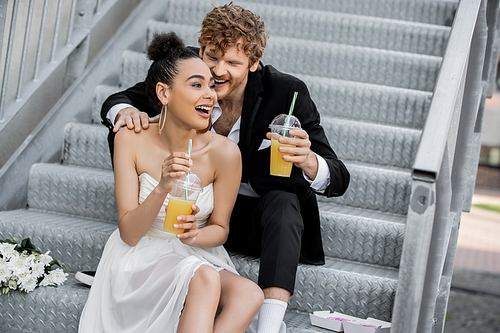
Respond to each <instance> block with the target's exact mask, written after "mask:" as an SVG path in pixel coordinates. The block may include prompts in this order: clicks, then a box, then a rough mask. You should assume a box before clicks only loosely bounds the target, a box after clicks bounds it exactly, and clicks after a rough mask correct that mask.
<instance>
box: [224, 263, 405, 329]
mask: <svg viewBox="0 0 500 333" xmlns="http://www.w3.org/2000/svg"><path fill="white" fill-rule="evenodd" d="M231 258H232V260H233V262H234V264H235V266H236V269H237V270H238V272H239V273H240V274H241V275H242V276H245V277H247V278H249V279H251V280H253V281H257V278H258V271H259V259H257V258H253V257H249V256H243V255H239V254H234V253H233V254H232V255H231ZM326 260H327V263H326V264H325V265H324V266H311V265H299V268H298V270H297V278H296V282H295V291H294V294H293V295H292V297H291V298H290V300H289V302H288V304H289V305H288V307H289V309H290V310H298V311H301V312H307V313H310V312H312V311H318V310H330V311H339V312H342V313H345V314H348V315H352V316H356V317H360V318H366V317H374V318H378V319H381V320H386V321H390V318H391V316H392V307H393V305H394V297H395V292H396V284H397V270H391V269H384V268H381V267H376V266H370V265H361V264H356V263H352V262H345V261H339V260H334V259H331V258H326Z"/></svg>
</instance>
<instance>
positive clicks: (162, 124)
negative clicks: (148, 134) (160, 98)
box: [158, 104, 167, 135]
mask: <svg viewBox="0 0 500 333" xmlns="http://www.w3.org/2000/svg"><path fill="white" fill-rule="evenodd" d="M166 120H167V104H163V106H162V107H161V112H160V122H159V124H158V125H159V127H158V135H161V132H162V131H163V127H165V121H166Z"/></svg>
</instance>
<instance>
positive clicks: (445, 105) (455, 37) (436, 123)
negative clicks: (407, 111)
mask: <svg viewBox="0 0 500 333" xmlns="http://www.w3.org/2000/svg"><path fill="white" fill-rule="evenodd" d="M480 4H481V1H480V0H474V1H460V3H459V6H458V9H457V13H456V15H455V20H454V23H453V26H452V28H451V32H450V37H449V39H448V45H447V47H446V50H445V53H444V56H443V61H442V64H441V69H440V71H439V75H438V78H437V82H436V86H435V89H434V93H433V97H432V101H431V104H430V107H429V114H428V116H427V120H426V123H425V126H424V129H423V131H422V136H421V139H420V144H419V147H418V149H417V153H416V156H415V160H414V163H413V167H412V177H413V179H414V180H421V181H424V182H435V181H436V179H437V178H438V176H439V170H440V168H441V163H442V159H443V156H444V149H445V147H446V145H447V141H448V136H449V130H450V127H451V125H452V120H453V114H454V112H455V111H456V110H457V108H458V109H460V105H457V103H460V100H459V99H458V97H459V96H460V95H461V94H460V91H461V90H462V89H463V86H462V84H463V78H464V77H465V75H466V70H467V61H468V56H469V53H468V51H469V50H470V45H471V42H472V35H473V33H474V28H475V25H476V19H477V15H478V12H479V7H480Z"/></svg>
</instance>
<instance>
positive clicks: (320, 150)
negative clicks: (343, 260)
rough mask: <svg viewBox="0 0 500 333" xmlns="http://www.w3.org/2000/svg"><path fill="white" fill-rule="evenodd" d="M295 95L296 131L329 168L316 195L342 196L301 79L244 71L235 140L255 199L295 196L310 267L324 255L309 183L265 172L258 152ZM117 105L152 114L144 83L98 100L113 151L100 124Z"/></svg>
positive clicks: (265, 158)
mask: <svg viewBox="0 0 500 333" xmlns="http://www.w3.org/2000/svg"><path fill="white" fill-rule="evenodd" d="M295 91H297V92H298V97H297V100H296V103H295V107H294V111H293V114H294V115H295V116H296V117H297V118H298V119H299V120H300V123H301V125H302V128H303V129H304V130H306V132H307V133H308V134H309V140H310V141H311V150H312V151H313V152H315V153H316V154H318V155H320V156H321V157H323V158H324V159H325V161H326V163H327V164H328V168H329V170H330V184H329V186H328V187H327V188H326V190H325V192H324V193H322V195H326V196H328V197H331V196H340V195H342V194H344V192H345V191H346V190H347V187H348V185H349V172H348V170H347V168H346V167H345V165H344V163H342V161H340V160H339V159H338V158H337V156H336V154H335V152H334V151H333V149H332V148H331V147H330V145H329V143H328V139H327V138H326V135H325V133H324V130H323V128H322V127H321V126H320V115H319V113H318V111H317V109H316V105H315V104H314V102H313V101H312V100H311V98H310V96H309V91H308V89H307V87H306V85H305V84H304V82H302V81H301V80H299V79H298V78H296V77H293V76H291V75H288V74H284V73H281V72H279V71H278V70H276V69H275V68H274V67H272V66H264V67H263V68H262V69H261V70H259V71H256V72H249V75H248V82H247V86H246V88H245V97H244V102H243V109H242V114H241V127H240V140H239V143H238V146H239V148H240V150H241V156H242V162H243V172H242V180H241V181H242V182H245V183H246V182H250V184H251V186H252V188H253V189H254V190H255V191H256V192H257V193H258V194H260V195H262V194H264V193H266V192H268V191H270V190H283V191H288V192H292V193H295V194H296V195H297V196H298V198H299V201H300V208H301V215H302V218H303V221H304V233H303V236H302V247H301V259H302V261H304V262H306V263H310V264H323V263H324V253H323V247H322V241H321V232H320V218H319V210H318V204H317V201H316V196H315V193H314V192H313V190H312V189H311V187H310V186H309V183H308V182H307V181H306V180H305V179H304V176H303V174H302V170H301V169H299V168H297V167H295V166H294V167H293V168H292V173H291V176H290V178H284V177H275V176H271V175H270V174H269V160H270V148H269V147H268V148H265V149H261V150H259V147H260V146H261V143H262V141H263V140H264V139H267V138H266V133H267V132H269V124H270V123H271V121H272V120H273V118H274V117H275V116H277V115H279V114H288V111H289V108H290V104H291V101H292V99H293V95H294V92H295ZM118 103H128V104H131V105H133V106H135V107H137V108H138V109H139V110H141V111H144V112H147V113H148V114H149V115H150V116H154V115H157V114H158V111H157V110H154V109H152V108H151V106H150V105H149V103H148V99H147V96H146V89H145V85H144V82H141V83H138V84H136V85H135V86H133V87H131V88H129V89H127V90H125V91H123V92H119V93H116V94H114V95H111V96H110V97H108V99H107V100H106V101H105V102H104V104H103V107H102V110H101V116H102V118H103V124H105V125H106V126H108V128H110V135H109V136H108V141H109V144H110V150H111V152H112V151H113V139H114V133H112V131H111V130H112V126H111V124H109V122H108V121H107V120H106V118H105V117H106V114H107V112H108V111H109V109H110V108H111V107H112V106H113V105H115V104H118Z"/></svg>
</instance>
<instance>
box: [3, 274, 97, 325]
mask: <svg viewBox="0 0 500 333" xmlns="http://www.w3.org/2000/svg"><path fill="white" fill-rule="evenodd" d="M88 291H89V288H88V287H87V286H84V285H82V284H81V283H79V282H78V281H76V280H75V278H74V275H70V276H69V277H68V280H67V281H66V282H65V283H64V284H63V285H61V286H58V287H57V288H53V287H38V288H37V289H35V290H34V291H33V292H31V293H28V294H22V293H20V292H11V293H10V296H4V295H3V296H1V297H2V301H1V302H0V331H2V332H12V331H16V330H17V332H39V333H55V332H57V333H59V332H60V333H62V332H65V333H66V332H68V333H70V332H77V331H78V321H79V320H80V314H81V312H82V310H83V306H84V305H85V302H86V301H87V295H88Z"/></svg>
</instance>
